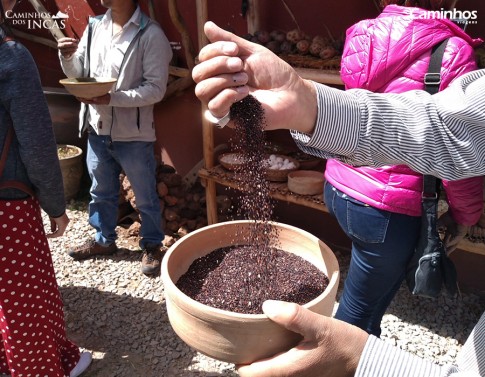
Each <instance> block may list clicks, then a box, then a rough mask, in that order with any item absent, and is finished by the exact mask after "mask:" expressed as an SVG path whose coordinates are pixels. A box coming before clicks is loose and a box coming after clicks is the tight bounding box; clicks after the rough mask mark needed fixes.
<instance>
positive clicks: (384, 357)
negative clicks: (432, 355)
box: [355, 313, 485, 377]
mask: <svg viewBox="0 0 485 377" xmlns="http://www.w3.org/2000/svg"><path fill="white" fill-rule="evenodd" d="M484 370H485V313H484V314H482V317H481V318H480V320H479V322H478V323H477V325H476V326H475V328H474V329H473V331H472V333H471V334H470V337H469V338H468V340H467V341H466V343H465V345H464V346H463V348H462V349H461V351H460V354H459V355H458V358H457V363H456V365H451V366H439V365H436V364H433V363H432V362H430V361H426V360H423V359H421V358H419V357H417V356H414V355H411V354H410V353H407V352H405V351H403V350H400V349H398V348H396V347H393V346H392V345H390V344H388V343H385V342H384V341H382V340H380V339H378V338H376V337H374V336H370V337H369V339H368V341H367V344H366V346H365V348H364V352H363V353H362V356H361V358H360V361H359V365H358V367H357V371H356V373H355V377H480V376H483V374H482V372H483V371H484Z"/></svg>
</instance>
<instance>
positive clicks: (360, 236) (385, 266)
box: [325, 182, 421, 337]
mask: <svg viewBox="0 0 485 377" xmlns="http://www.w3.org/2000/svg"><path fill="white" fill-rule="evenodd" d="M325 203H326V205H327V207H328V209H329V212H330V214H331V215H333V216H334V217H335V218H336V219H337V221H338V223H339V225H340V227H341V228H342V230H343V231H344V232H345V234H347V236H348V237H349V238H350V239H351V241H352V254H351V259H350V266H349V271H348V275H347V278H346V279H345V283H344V289H343V292H342V295H341V297H340V302H339V307H338V310H337V313H336V315H335V317H336V318H338V319H340V320H342V321H345V322H348V323H351V324H353V325H355V326H357V327H360V328H361V329H363V330H365V331H367V332H368V333H369V334H373V335H375V336H377V337H379V336H380V334H381V327H380V324H381V320H382V317H383V316H384V313H385V312H386V310H387V307H388V306H389V304H390V303H391V301H392V299H393V298H394V296H395V294H396V292H397V291H398V289H399V288H400V286H401V283H402V281H403V280H404V276H405V271H406V265H407V263H408V261H409V260H410V258H411V256H412V254H413V252H414V248H415V246H416V243H417V241H418V236H419V230H420V223H421V217H415V216H408V215H402V214H398V213H392V212H388V211H384V210H380V209H377V208H374V207H371V206H369V205H367V204H364V203H362V202H361V201H358V200H356V199H354V198H352V197H350V196H348V195H346V194H344V193H343V192H341V191H339V190H337V189H336V188H335V187H333V186H332V185H331V184H329V183H328V182H326V183H325Z"/></svg>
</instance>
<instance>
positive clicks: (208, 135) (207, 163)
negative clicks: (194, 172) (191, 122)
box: [196, 0, 217, 224]
mask: <svg viewBox="0 0 485 377" xmlns="http://www.w3.org/2000/svg"><path fill="white" fill-rule="evenodd" d="M196 6H197V29H198V37H199V50H200V49H201V48H202V47H204V46H205V45H206V44H207V43H208V40H207V37H206V36H205V34H204V24H205V23H206V21H207V19H208V13H207V0H197V3H196ZM206 110H207V106H206V105H205V104H202V113H201V118H202V143H203V154H204V167H205V168H206V169H210V168H212V167H214V125H213V124H212V123H210V122H209V121H207V120H206V119H205V117H204V112H205V111H206ZM203 184H204V185H205V197H206V207H207V223H208V224H214V223H217V202H216V182H215V181H214V180H212V179H205V180H203Z"/></svg>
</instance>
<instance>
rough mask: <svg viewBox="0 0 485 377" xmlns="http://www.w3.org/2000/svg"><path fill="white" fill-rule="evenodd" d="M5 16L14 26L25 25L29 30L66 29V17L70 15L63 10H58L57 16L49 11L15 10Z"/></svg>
mask: <svg viewBox="0 0 485 377" xmlns="http://www.w3.org/2000/svg"><path fill="white" fill-rule="evenodd" d="M5 17H6V18H8V19H9V20H10V23H11V25H12V26H15V25H20V26H25V27H27V29H29V30H36V29H54V28H57V29H65V27H66V19H68V18H69V16H68V15H67V14H65V13H62V12H57V14H56V15H55V16H51V15H50V14H49V13H47V12H46V13H38V12H22V13H16V12H13V11H11V10H10V11H7V12H5Z"/></svg>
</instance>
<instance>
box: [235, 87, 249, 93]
mask: <svg viewBox="0 0 485 377" xmlns="http://www.w3.org/2000/svg"><path fill="white" fill-rule="evenodd" d="M235 89H236V92H238V93H239V94H248V93H249V88H248V86H247V85H242V86H236V87H235Z"/></svg>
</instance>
